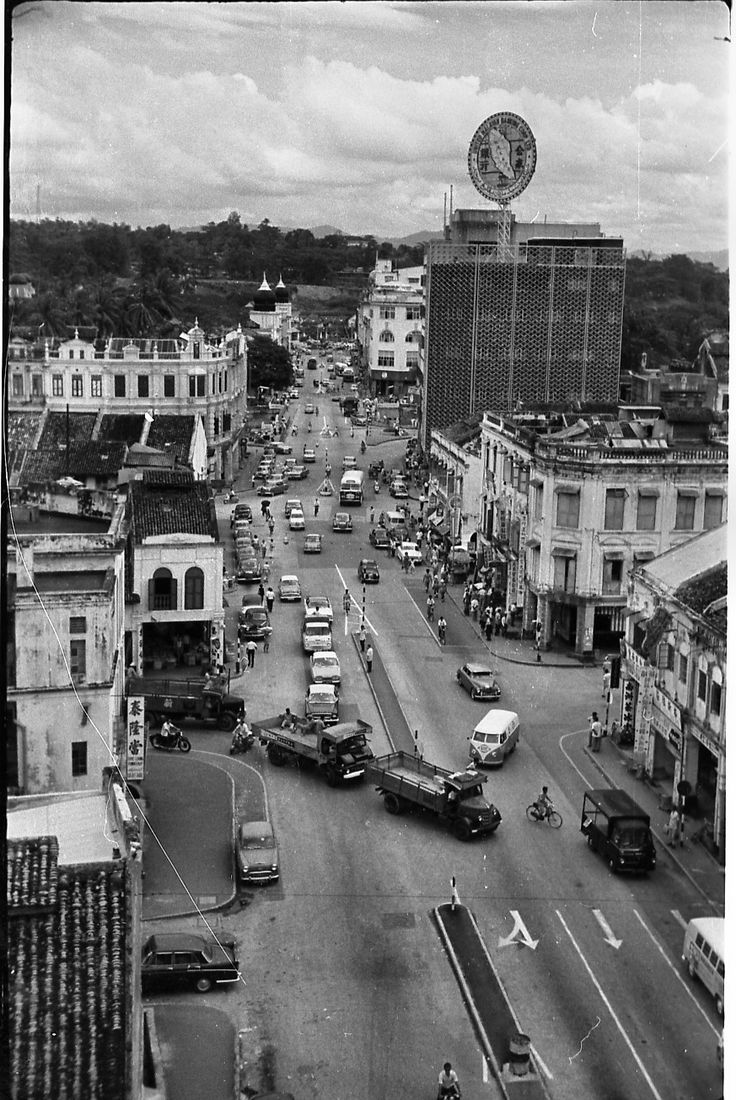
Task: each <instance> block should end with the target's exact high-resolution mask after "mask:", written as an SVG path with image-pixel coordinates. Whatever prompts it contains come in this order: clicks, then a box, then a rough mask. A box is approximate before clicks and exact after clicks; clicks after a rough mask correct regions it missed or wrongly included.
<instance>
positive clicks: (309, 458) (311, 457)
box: [302, 446, 317, 462]
mask: <svg viewBox="0 0 736 1100" xmlns="http://www.w3.org/2000/svg"><path fill="white" fill-rule="evenodd" d="M302 459H303V460H304V462H316V461H317V452H316V451H315V449H314V447H307V446H305V448H304V451H303V452H302Z"/></svg>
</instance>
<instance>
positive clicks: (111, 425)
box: [98, 413, 144, 443]
mask: <svg viewBox="0 0 736 1100" xmlns="http://www.w3.org/2000/svg"><path fill="white" fill-rule="evenodd" d="M143 424H144V418H143V417H142V416H139V415H137V414H136V413H122V414H118V415H115V414H113V413H107V414H106V415H105V416H103V418H102V422H101V423H100V430H99V432H98V437H99V438H100V439H108V440H116V441H120V442H123V443H140V441H141V433H142V431H143Z"/></svg>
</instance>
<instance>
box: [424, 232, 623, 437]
mask: <svg viewBox="0 0 736 1100" xmlns="http://www.w3.org/2000/svg"><path fill="white" fill-rule="evenodd" d="M498 213H499V212H498V211H490V210H489V211H482V210H480V211H465V210H459V211H456V212H455V215H454V219H453V222H452V225H451V227H450V230H449V233H448V239H447V240H445V241H430V242H429V244H428V246H427V255H426V310H427V313H426V326H425V338H426V348H425V356H424V365H423V409H422V439H423V442H424V446H425V449H426V448H427V447H428V443H429V438H430V435H431V432H432V431H433V430H435V429H442V428H444V427H446V426H447V425H448V424H451V423H454V422H455V421H457V420H460V419H462V418H463V417H465V416H468V415H469V414H472V413H474V412H482V411H484V410H486V409H491V410H498V411H501V410H509V411H510V410H513V409H514V408H515V407H516V406H517V405H518V403H519V402H530V401H533V402H554V401H569V400H575V399H577V400H581V401H604V402H610V401H616V400H617V396H618V381H619V370H620V360H621V327H622V322H623V303H624V277H625V268H626V259H625V253H624V248H623V241H622V240H621V239H620V238H606V237H604V236H602V235H601V234H600V230H599V228H598V227H597V226H588V225H580V226H574V225H566V226H551V225H549V226H539V225H528V224H520V223H517V222H515V221H514V220H513V218H512V222H511V242H510V245H509V246H505V245H504V246H501V245H500V244H499V241H498Z"/></svg>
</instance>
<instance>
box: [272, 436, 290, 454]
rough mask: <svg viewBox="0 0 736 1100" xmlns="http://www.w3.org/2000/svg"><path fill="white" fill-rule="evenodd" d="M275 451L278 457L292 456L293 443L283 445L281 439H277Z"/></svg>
mask: <svg viewBox="0 0 736 1100" xmlns="http://www.w3.org/2000/svg"><path fill="white" fill-rule="evenodd" d="M273 449H274V451H275V452H276V454H277V455H290V454H291V443H282V442H281V440H280V439H277V440H276V442H275V443H274V445H273Z"/></svg>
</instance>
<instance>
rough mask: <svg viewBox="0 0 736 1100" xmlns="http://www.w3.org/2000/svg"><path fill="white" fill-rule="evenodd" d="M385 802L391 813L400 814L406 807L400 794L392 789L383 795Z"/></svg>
mask: <svg viewBox="0 0 736 1100" xmlns="http://www.w3.org/2000/svg"><path fill="white" fill-rule="evenodd" d="M383 804H384V806H385V807H386V809H387V811H388V812H389V813H390V814H400V813H401V812H402V810H403V809H404V807H403V805H402V802H401V799H400V798H399V796H398V795H397V794H392V793H391V791H389V792H388V794H385V795H384V796H383Z"/></svg>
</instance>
